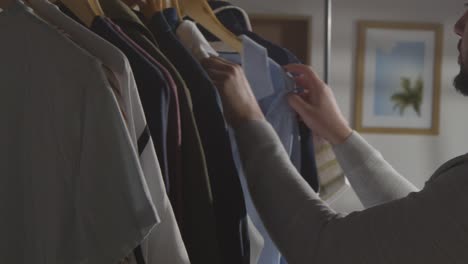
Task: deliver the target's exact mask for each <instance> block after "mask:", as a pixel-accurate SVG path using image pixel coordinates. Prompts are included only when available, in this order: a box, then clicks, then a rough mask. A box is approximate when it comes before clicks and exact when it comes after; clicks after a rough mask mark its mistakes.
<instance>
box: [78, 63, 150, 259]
mask: <svg viewBox="0 0 468 264" xmlns="http://www.w3.org/2000/svg"><path fill="white" fill-rule="evenodd" d="M86 76H87V77H88V78H87V79H83V80H82V81H83V86H84V87H83V89H84V90H85V91H84V94H83V106H82V112H83V113H82V120H81V129H80V130H81V142H80V146H81V150H80V160H79V164H78V170H77V171H78V175H77V177H76V179H77V182H78V184H77V186H78V188H79V189H77V190H76V197H77V198H76V200H77V203H78V204H77V214H78V216H79V217H80V218H81V219H83V220H82V221H83V226H82V228H83V236H84V241H85V242H86V243H85V245H86V255H87V256H88V258H89V261H90V262H89V263H111V262H114V263H115V262H118V261H119V260H120V259H121V258H123V257H124V256H126V255H127V254H128V253H130V252H131V251H132V250H133V249H134V248H135V247H136V246H138V245H139V244H140V243H141V241H142V240H143V239H144V238H145V237H146V236H147V234H148V233H149V232H150V231H151V230H152V228H153V227H154V226H155V225H156V224H157V222H158V221H159V218H158V214H157V211H156V209H155V206H154V204H153V203H152V201H151V196H150V193H149V190H148V187H147V183H146V181H145V178H144V175H143V171H142V168H141V166H140V163H139V160H138V156H137V154H136V153H137V152H136V150H135V148H134V147H133V145H132V141H131V138H130V135H129V132H128V129H127V127H126V125H125V123H124V119H123V116H122V114H121V112H120V109H119V106H118V103H117V99H116V97H115V94H114V93H113V92H112V91H111V88H110V86H109V84H108V83H107V81H106V79H105V75H104V74H103V73H102V70H101V69H100V67H98V66H96V68H93V69H90V70H89V72H88V73H87V74H86ZM88 80H89V81H88Z"/></svg>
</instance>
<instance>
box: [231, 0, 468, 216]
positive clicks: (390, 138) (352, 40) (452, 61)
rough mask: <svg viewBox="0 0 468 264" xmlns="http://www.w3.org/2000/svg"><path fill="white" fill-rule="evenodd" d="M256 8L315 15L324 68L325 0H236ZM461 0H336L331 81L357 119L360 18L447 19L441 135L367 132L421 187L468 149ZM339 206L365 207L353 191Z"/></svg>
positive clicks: (317, 50)
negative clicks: (457, 26) (457, 84)
mask: <svg viewBox="0 0 468 264" xmlns="http://www.w3.org/2000/svg"><path fill="white" fill-rule="evenodd" d="M231 2H232V3H234V4H236V5H238V6H240V7H242V8H244V9H245V10H246V11H248V12H250V13H266V14H298V15H309V16H312V18H313V27H312V31H313V32H312V34H313V48H312V64H313V66H314V67H315V69H316V70H317V71H318V72H319V73H322V72H323V62H322V61H323V56H322V54H323V52H322V51H323V32H324V31H323V19H324V18H323V6H324V2H323V0H288V1H285V0H232V1H231ZM463 4H464V1H461V0H392V1H390V0H334V1H333V15H334V20H333V35H332V36H333V45H332V58H331V64H332V66H331V67H332V70H331V79H330V86H331V87H332V88H333V90H334V91H335V94H336V97H337V99H338V103H339V105H340V106H341V108H342V110H343V112H344V114H345V116H346V117H347V118H348V119H349V120H351V119H350V118H351V117H352V114H353V100H354V99H353V96H354V88H355V87H354V86H355V85H354V80H355V77H354V75H355V68H354V65H355V46H356V31H357V30H356V21H357V20H360V19H365V20H384V21H415V22H436V23H443V24H444V25H445V27H444V36H445V37H444V52H443V64H442V83H441V89H442V92H441V115H440V117H441V122H440V128H441V129H440V135H439V136H409V135H375V134H364V135H363V136H364V137H365V138H366V139H367V140H368V141H369V142H370V143H371V144H372V145H373V146H375V147H376V148H377V149H379V150H380V151H381V152H382V153H383V155H384V157H385V158H386V159H387V160H388V161H389V162H390V163H391V164H392V165H393V166H394V167H395V168H396V169H397V170H398V171H399V172H400V173H401V174H403V175H404V176H406V177H407V178H408V179H409V180H410V181H411V182H413V183H414V184H415V185H417V186H418V187H423V185H424V182H425V181H426V180H427V179H428V178H429V177H430V176H431V174H432V173H433V172H434V171H435V170H436V169H437V167H438V166H440V165H441V164H442V163H443V162H445V161H447V160H448V159H450V158H452V157H454V156H457V155H460V154H464V153H466V152H468V140H466V135H467V134H468V122H467V121H466V120H468V118H467V117H466V113H467V112H468V98H464V97H462V96H461V95H459V94H457V93H456V92H455V90H454V88H453V87H452V80H453V77H454V76H455V75H456V74H457V73H458V71H459V67H458V65H457V57H458V51H457V50H456V44H457V41H458V38H457V37H456V36H455V34H454V33H453V30H452V27H453V24H454V23H455V21H456V20H457V19H458V17H459V16H460V15H461V14H462V13H463V12H464V11H465V8H464V7H463ZM333 207H334V208H335V209H336V210H338V211H342V212H350V211H354V210H359V209H361V208H362V207H361V205H360V203H359V201H358V200H357V198H356V196H355V194H354V193H353V192H352V191H349V192H348V193H346V194H345V195H344V196H343V197H342V198H341V199H340V200H339V201H337V202H336V203H334V204H333Z"/></svg>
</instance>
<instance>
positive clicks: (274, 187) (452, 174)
mask: <svg viewBox="0 0 468 264" xmlns="http://www.w3.org/2000/svg"><path fill="white" fill-rule="evenodd" d="M235 131H236V138H237V141H238V145H239V149H240V153H241V157H242V162H243V165H244V169H245V172H246V176H247V180H248V183H249V188H250V190H251V194H252V197H253V200H254V202H255V205H256V207H257V209H258V211H259V213H260V215H261V217H262V219H263V221H264V222H265V225H266V227H267V228H268V230H269V232H270V234H271V235H272V237H273V239H274V240H275V242H276V243H277V245H278V247H279V248H280V249H281V252H282V253H283V254H284V256H285V257H286V259H287V261H288V262H289V263H298V264H301V263H311V262H316V263H330V264H335V263H336V264H338V263H384V264H385V263H402V264H406V263H408V264H419V263H421V264H422V263H425V264H426V263H429V264H432V263H434V264H435V263H465V262H467V261H468V252H467V251H466V245H467V244H468V234H467V230H468V214H467V213H466V210H460V208H465V206H466V204H467V203H468V195H467V194H468V178H467V177H466V171H467V170H468V156H467V155H464V156H461V157H458V158H456V159H454V160H452V161H449V162H447V163H446V164H444V165H443V166H442V167H441V168H440V169H439V170H437V171H436V172H435V173H434V175H433V176H432V177H431V179H430V180H429V181H428V182H427V183H426V186H425V187H424V189H423V190H422V191H420V192H418V193H411V194H409V195H408V196H406V197H405V198H401V199H398V200H394V201H392V202H389V203H386V204H382V205H379V206H374V207H372V208H369V209H366V210H364V211H361V212H355V213H352V214H350V215H347V216H344V215H339V214H336V213H335V212H334V211H333V210H331V209H330V208H329V207H328V206H327V205H326V204H324V203H323V202H322V201H321V200H320V198H319V197H318V196H317V195H316V194H315V192H313V190H312V189H311V188H310V187H308V185H307V184H306V182H305V181H304V179H303V178H302V177H301V176H300V175H299V173H298V172H297V170H296V169H295V168H294V166H292V164H291V163H290V161H289V158H288V156H287V153H286V152H285V151H284V148H283V147H282V145H281V142H280V140H279V138H278V136H277V135H276V134H275V132H274V130H273V128H272V127H271V126H270V125H269V124H268V123H267V122H264V121H252V122H246V123H244V124H243V125H241V126H239V127H237V128H235ZM356 141H360V140H356V137H353V138H351V139H350V141H349V142H345V143H344V145H343V146H346V145H348V144H349V145H352V146H350V148H355V150H357V151H358V152H361V154H362V153H365V152H367V151H369V150H370V149H369V148H370V146H369V145H366V144H364V143H363V142H360V143H357V142H356ZM361 147H363V148H362V149H361ZM344 148H346V147H344ZM372 153H375V151H374V150H372V151H371V153H369V154H371V155H370V156H373V157H374V158H377V159H379V156H375V155H372ZM353 154H355V153H354V152H353ZM361 154H359V155H361ZM366 156H368V155H366ZM348 158H350V156H348ZM351 159H352V158H351ZM377 163H378V164H384V163H385V161H383V160H379V161H377ZM373 165H374V164H373V163H372V162H366V163H365V166H369V168H368V169H369V171H372V170H373V168H372V166H373ZM345 166H346V165H345ZM345 166H344V167H345ZM369 187H371V186H369ZM382 187H384V186H382ZM408 190H409V189H408ZM399 196H400V194H399V192H398V193H397V195H396V196H395V197H399ZM337 252H338V253H337Z"/></svg>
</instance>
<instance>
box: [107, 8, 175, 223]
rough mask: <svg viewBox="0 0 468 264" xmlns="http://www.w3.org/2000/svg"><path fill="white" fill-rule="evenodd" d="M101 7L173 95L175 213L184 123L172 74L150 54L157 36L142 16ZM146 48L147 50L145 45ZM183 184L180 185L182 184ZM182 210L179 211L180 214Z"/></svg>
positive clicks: (170, 165)
mask: <svg viewBox="0 0 468 264" xmlns="http://www.w3.org/2000/svg"><path fill="white" fill-rule="evenodd" d="M100 4H101V6H102V9H103V10H104V12H105V14H106V16H107V17H108V18H109V19H110V20H112V22H113V23H115V24H116V25H118V26H119V27H118V29H117V31H119V30H122V31H123V32H124V34H123V37H124V38H126V39H127V41H128V42H130V44H131V45H132V46H133V47H134V48H135V49H138V50H139V52H140V53H142V54H143V55H145V57H146V58H147V59H148V60H149V61H150V62H151V63H153V65H154V66H155V67H157V68H158V70H159V71H160V72H161V74H162V75H163V76H164V79H165V80H166V82H167V86H168V88H169V89H168V91H169V92H170V97H169V102H168V105H169V112H168V120H167V121H168V127H167V135H166V140H167V148H166V151H167V153H166V156H167V169H166V170H167V179H166V189H167V192H168V195H169V198H170V200H171V203H172V205H173V207H174V206H175V208H174V210H176V209H177V207H180V200H181V197H180V195H181V194H180V192H179V193H178V192H177V190H178V189H179V190H180V188H178V187H176V186H174V187H173V188H172V187H171V185H172V184H178V183H179V182H180V178H181V168H180V159H181V157H180V156H181V144H182V143H181V128H180V126H181V124H180V111H179V105H180V103H179V95H178V91H177V87H176V84H175V82H174V80H173V78H172V76H171V75H170V73H169V71H168V70H167V69H166V68H165V67H164V66H163V65H161V63H160V62H159V61H157V60H155V59H154V58H153V56H151V54H148V53H150V52H148V49H147V48H148V47H149V46H151V45H152V43H153V42H154V37H153V35H152V34H151V32H149V30H148V29H147V28H146V27H145V25H144V24H143V22H142V21H141V20H140V19H139V17H138V16H137V15H136V14H135V13H134V12H133V11H132V9H131V8H130V7H129V6H127V5H126V4H125V3H124V2H122V1H115V0H101V1H100ZM142 45H144V47H145V48H146V49H145V48H143V46H142ZM179 185H180V184H179ZM177 212H178V211H176V214H177Z"/></svg>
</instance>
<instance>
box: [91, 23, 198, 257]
mask: <svg viewBox="0 0 468 264" xmlns="http://www.w3.org/2000/svg"><path fill="white" fill-rule="evenodd" d="M115 27H116V26H115V25H111V24H109V23H108V22H107V21H106V20H104V19H99V18H97V19H95V21H94V23H93V26H92V30H93V31H94V32H96V33H97V34H98V35H100V36H101V37H104V38H105V39H107V40H108V41H109V42H111V43H112V44H113V45H115V46H116V47H118V48H119V49H120V50H121V51H122V52H124V54H126V56H127V58H128V59H129V62H130V65H131V66H132V69H133V71H134V73H135V80H136V82H137V87H138V91H139V94H140V98H141V100H142V106H143V109H144V111H145V114H146V117H147V120H148V125H149V128H150V131H151V134H153V129H152V127H155V126H156V127H159V126H160V124H161V122H164V120H165V119H164V118H160V117H159V116H158V115H159V114H161V110H160V109H159V107H161V106H164V104H163V103H161V105H159V103H158V96H157V95H156V96H155V93H158V91H159V92H161V90H160V89H161V88H164V87H166V86H165V85H166V84H165V83H164V82H161V80H164V79H163V77H162V76H161V75H160V72H159V71H158V69H157V68H155V67H154V65H153V64H152V63H151V62H150V61H148V59H147V58H146V57H145V56H144V55H143V54H141V53H139V52H138V50H135V49H134V47H133V46H131V45H130V44H129V43H128V42H127V40H126V39H125V38H122V35H121V33H119V32H118V31H115V30H114V28H115ZM158 88H159V89H158ZM158 109H159V110H158ZM164 111H167V110H164ZM164 111H163V112H164ZM155 114H157V115H155ZM150 120H151V121H150ZM152 123H153V124H152ZM158 131H159V130H158ZM161 142H162V143H164V142H165V141H161ZM149 184H150V186H152V187H153V188H155V195H158V198H159V199H161V200H162V201H165V203H164V204H163V205H162V208H161V210H158V211H160V216H161V224H160V225H159V226H160V227H161V228H158V229H155V230H154V232H152V233H151V234H150V235H149V237H148V238H147V240H146V241H145V243H144V244H143V252H144V256H145V257H146V263H148V264H151V263H161V262H163V263H189V260H188V255H187V251H186V249H185V245H184V243H183V241H182V238H181V235H180V231H179V227H178V225H177V222H176V220H175V216H174V212H173V209H172V206H171V204H170V203H169V201H168V198H167V195H165V194H164V193H165V188H164V181H162V178H160V177H154V178H153V179H152V182H151V183H149Z"/></svg>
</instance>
